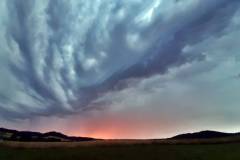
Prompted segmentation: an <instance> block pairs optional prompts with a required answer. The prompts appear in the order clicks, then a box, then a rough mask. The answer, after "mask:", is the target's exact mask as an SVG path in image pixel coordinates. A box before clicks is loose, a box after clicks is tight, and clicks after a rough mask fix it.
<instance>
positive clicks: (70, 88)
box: [0, 0, 240, 119]
mask: <svg viewBox="0 0 240 160" xmlns="http://www.w3.org/2000/svg"><path fill="white" fill-rule="evenodd" d="M92 3H93V2H91V1H88V2H85V1H66V0H51V1H48V0H43V1H35V0H13V1H7V0H5V1H2V2H1V4H0V7H1V8H2V11H1V12H0V14H1V15H0V16H1V17H3V20H4V21H3V20H2V21H0V27H1V30H2V31H1V32H2V34H0V38H1V39H0V40H1V42H2V44H5V43H6V45H5V46H3V48H4V49H3V50H2V51H1V52H0V54H1V56H2V57H4V58H5V59H7V62H8V65H6V64H5V63H3V62H2V61H0V63H1V64H0V67H2V68H4V69H3V71H4V72H3V73H4V75H6V76H5V77H6V79H7V80H4V79H3V78H2V79H0V82H3V81H4V82H5V81H9V83H10V84H9V85H11V87H10V88H9V91H8V93H5V92H4V89H5V87H2V86H0V95H1V96H0V106H2V107H0V115H2V117H3V118H5V119H6V118H8V119H11V118H13V119H14V118H28V117H34V116H39V115H44V116H50V115H58V116H61V115H65V114H74V113H77V112H80V111H82V110H89V109H91V108H97V105H99V104H98V103H96V102H94V100H95V99H98V98H99V97H101V96H102V95H104V94H105V93H106V92H109V91H111V90H120V89H124V88H126V87H127V86H128V85H129V84H128V83H127V81H125V80H128V79H132V78H146V77H151V76H153V75H156V74H166V73H167V71H168V70H170V69H171V68H174V67H176V66H179V67H180V66H182V65H184V64H187V63H191V62H195V61H205V59H206V58H207V57H206V55H205V54H204V53H203V52H201V51H198V50H194V51H193V52H194V53H188V54H185V53H184V49H186V47H187V46H194V45H197V44H198V43H201V42H203V41H205V40H206V39H209V38H216V37H221V36H223V35H225V29H226V28H227V27H228V25H229V24H230V22H231V19H232V17H233V16H234V14H235V13H236V11H238V8H239V5H240V3H239V1H237V0H232V1H227V0H219V1H217V0H213V1H211V2H209V1H207V0H203V1H195V2H194V1H189V0H185V1H174V0H171V1H168V2H162V1H159V0H151V1H148V2H144V1H142V0H139V1H122V2H115V1H112V0H101V1H98V2H96V3H94V5H93V4H92ZM166 6H168V7H169V9H166V8H168V7H166ZM5 7H6V8H5ZM3 8H4V10H3ZM89 104H90V105H89ZM3 115H4V116H3Z"/></svg>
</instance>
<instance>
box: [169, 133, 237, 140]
mask: <svg viewBox="0 0 240 160" xmlns="http://www.w3.org/2000/svg"><path fill="white" fill-rule="evenodd" d="M235 136H240V133H224V132H217V131H201V132H195V133H186V134H180V135H177V136H174V137H172V138H171V139H213V138H227V137H235Z"/></svg>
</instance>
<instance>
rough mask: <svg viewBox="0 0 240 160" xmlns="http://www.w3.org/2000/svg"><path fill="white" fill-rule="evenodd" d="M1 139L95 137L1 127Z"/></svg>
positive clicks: (44, 140)
mask: <svg viewBox="0 0 240 160" xmlns="http://www.w3.org/2000/svg"><path fill="white" fill-rule="evenodd" d="M0 140H3V141H24V142H71V141H73V142H79V141H92V140H95V139H94V138H89V137H72V136H67V135H64V134H62V133H58V132H47V133H40V132H30V131H17V130H11V129H5V128H0Z"/></svg>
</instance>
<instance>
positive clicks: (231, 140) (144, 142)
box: [0, 137, 240, 148]
mask: <svg viewBox="0 0 240 160" xmlns="http://www.w3.org/2000/svg"><path fill="white" fill-rule="evenodd" d="M224 143H240V137H229V138H217V139H192V140H184V139H183V140H172V139H158V140H154V139H153V140H96V141H85V142H12V141H5V142H0V146H2V147H13V148H74V147H91V146H126V145H147V144H164V145H176V144H186V145H188V144H189V145H192V144H224Z"/></svg>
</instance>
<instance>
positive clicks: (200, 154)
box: [0, 140, 240, 160]
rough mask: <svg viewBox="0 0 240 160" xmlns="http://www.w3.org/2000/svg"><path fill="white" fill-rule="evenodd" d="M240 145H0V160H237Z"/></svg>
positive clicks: (133, 143) (9, 143) (142, 143)
mask: <svg viewBox="0 0 240 160" xmlns="http://www.w3.org/2000/svg"><path fill="white" fill-rule="evenodd" d="M239 159H240V143H206V142H205V141H203V142H201V143H199V142H197V141H194V142H193V143H189V142H188V143H184V142H183V141H181V142H179V141H161V140H160V141H141V140H140V141H139V140H136V141H134V140H132V141H128V140H122V141H120V140H119V141H96V142H73V143H71V142H49V143H46V142H35V143H34V142H25V143H24V142H1V143H0V160H239Z"/></svg>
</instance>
